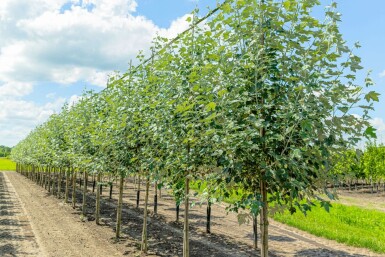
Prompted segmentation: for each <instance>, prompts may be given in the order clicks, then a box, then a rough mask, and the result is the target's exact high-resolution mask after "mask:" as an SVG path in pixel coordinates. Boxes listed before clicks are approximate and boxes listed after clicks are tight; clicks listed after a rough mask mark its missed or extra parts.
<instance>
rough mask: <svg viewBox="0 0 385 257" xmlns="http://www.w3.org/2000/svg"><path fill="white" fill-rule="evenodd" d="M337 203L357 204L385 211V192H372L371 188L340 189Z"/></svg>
mask: <svg viewBox="0 0 385 257" xmlns="http://www.w3.org/2000/svg"><path fill="white" fill-rule="evenodd" d="M338 194H339V199H338V200H337V201H336V202H337V203H342V204H345V205H352V206H357V207H361V208H365V209H369V210H378V211H383V212H385V193H384V192H381V193H373V194H372V193H370V191H369V190H365V191H364V190H360V191H354V190H352V191H348V190H343V191H339V192H338Z"/></svg>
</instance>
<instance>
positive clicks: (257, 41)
mask: <svg viewBox="0 0 385 257" xmlns="http://www.w3.org/2000/svg"><path fill="white" fill-rule="evenodd" d="M318 5H319V1H317V0H285V1H274V0H227V1H225V2H224V3H222V4H220V5H218V7H217V8H216V9H214V10H212V11H211V12H210V13H209V15H207V16H205V17H203V18H200V17H199V13H198V11H196V12H194V13H193V15H191V17H190V18H189V19H188V21H189V22H190V23H191V27H190V28H189V29H188V30H186V31H185V32H184V33H181V34H180V35H179V36H178V37H177V38H175V39H173V40H169V39H166V38H161V37H157V38H155V39H154V40H153V45H152V49H151V52H152V54H151V56H150V58H147V59H145V56H144V55H143V54H140V55H139V56H138V60H137V62H138V63H140V64H139V65H137V66H135V67H134V66H130V67H129V69H128V71H127V72H126V73H124V74H122V75H120V74H117V75H116V76H113V77H111V78H110V80H109V82H108V85H107V88H106V89H105V90H103V91H102V92H100V93H98V94H95V93H93V92H87V93H85V94H84V96H83V97H82V99H81V100H80V101H79V102H78V103H77V104H76V105H74V106H68V105H66V106H64V107H63V109H62V111H61V113H59V114H55V115H52V116H51V117H50V119H49V120H48V121H47V122H46V123H44V124H42V125H40V126H38V127H37V128H36V129H34V130H33V131H32V132H31V133H30V134H29V135H28V137H27V138H26V139H24V140H23V141H21V142H20V143H19V144H18V145H17V146H16V147H15V148H14V149H13V151H12V158H13V160H15V161H16V162H17V163H18V167H19V170H24V171H25V170H28V171H30V172H31V171H33V172H34V173H33V174H35V173H36V172H37V173H36V174H40V173H38V171H39V172H41V173H43V174H45V173H47V172H51V171H59V170H65V172H66V173H67V179H68V178H69V173H76V172H78V171H85V172H84V174H93V175H96V176H97V177H98V178H99V179H100V176H101V174H102V173H103V174H114V175H116V176H118V177H120V178H121V180H120V181H121V183H120V185H122V183H123V182H122V181H123V179H124V178H126V177H127V176H132V175H138V174H140V176H142V178H144V179H145V181H147V188H148V184H149V183H150V182H156V183H157V184H159V185H163V186H164V187H168V188H169V189H170V190H171V191H172V192H173V194H174V195H175V197H176V200H177V201H179V202H180V203H184V205H185V208H184V211H185V220H184V233H183V234H184V241H183V245H184V251H183V256H185V257H187V256H189V223H188V213H189V206H190V200H189V197H190V194H191V192H190V188H189V187H190V184H191V182H192V181H204V182H206V183H207V184H209V185H210V186H207V189H206V191H207V190H209V191H210V192H206V193H208V194H212V192H216V195H218V194H220V195H221V198H223V197H227V196H228V195H229V194H230V193H231V192H232V191H233V190H237V189H240V188H241V189H242V190H240V192H242V196H241V197H240V198H239V199H238V200H236V202H235V203H233V204H232V205H231V208H230V209H231V210H233V211H240V210H246V211H248V212H249V214H250V219H251V220H253V221H254V223H255V224H256V223H257V216H259V219H260V229H261V253H262V254H261V255H262V256H263V257H265V256H267V255H268V213H269V203H272V202H274V203H275V204H279V205H282V206H286V207H287V208H289V209H290V211H292V212H293V211H295V210H296V209H297V210H300V211H303V212H306V211H307V210H309V209H310V207H311V206H312V205H313V202H314V199H320V198H319V197H318V194H319V192H321V191H322V192H324V190H328V188H329V187H328V185H329V183H328V182H329V181H332V179H333V165H334V163H335V159H336V156H339V155H340V154H341V153H344V152H345V150H346V149H349V148H352V147H354V146H355V145H356V144H357V142H359V141H360V140H361V139H362V138H363V137H371V136H373V135H374V129H373V128H372V127H370V125H369V122H368V120H369V118H370V117H369V111H370V110H372V109H373V107H372V105H373V101H378V94H377V93H376V92H374V91H370V90H368V89H367V87H370V86H372V85H373V83H372V81H371V79H370V78H366V79H365V80H364V81H362V84H363V86H360V85H358V84H357V83H356V72H357V71H359V70H361V69H362V67H361V66H360V58H359V57H358V56H356V55H355V54H354V53H353V50H352V49H351V48H350V47H348V45H347V43H346V42H345V41H344V40H343V38H342V35H341V33H340V32H339V29H338V24H339V22H340V14H339V13H338V12H337V10H336V8H337V4H336V3H332V4H331V5H330V6H327V7H326V9H325V17H324V18H323V19H321V20H318V19H316V18H314V17H313V16H312V13H313V8H314V7H316V6H318ZM356 47H359V45H358V44H355V45H354V47H353V48H356ZM352 109H354V111H355V112H356V113H358V114H359V115H353V114H352V113H351V110H352ZM85 176H86V175H85ZM67 182H68V181H67ZM67 184H68V183H67ZM121 188H122V187H121ZM328 195H329V196H332V195H331V194H328ZM320 200H321V202H322V204H323V205H324V206H325V207H328V206H329V203H328V201H327V199H320ZM97 201H98V197H97ZM121 203H122V196H121V195H120V198H119V208H118V210H117V215H118V222H117V223H118V224H117V226H118V227H117V236H119V231H120V227H119V226H120V223H119V220H120V217H121ZM97 206H100V205H99V203H97ZM146 210H147V208H145V212H146ZM98 212H99V207H97V208H96V216H97V217H98V215H99V214H98ZM97 222H98V219H97ZM145 226H146V223H144V230H146V228H145ZM144 238H145V239H144V242H145V240H146V235H144ZM142 249H143V250H144V251H146V249H147V245H146V244H145V245H144V246H143V248H142Z"/></svg>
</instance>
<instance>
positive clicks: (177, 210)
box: [175, 202, 180, 222]
mask: <svg viewBox="0 0 385 257" xmlns="http://www.w3.org/2000/svg"><path fill="white" fill-rule="evenodd" d="M179 209H180V204H179V203H178V202H176V208H175V212H176V213H175V215H176V217H175V221H176V222H179Z"/></svg>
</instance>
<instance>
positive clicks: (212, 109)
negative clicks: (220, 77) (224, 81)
mask: <svg viewBox="0 0 385 257" xmlns="http://www.w3.org/2000/svg"><path fill="white" fill-rule="evenodd" d="M215 107H217V104H216V103H214V102H210V103H208V104H207V105H206V110H208V111H214V110H215Z"/></svg>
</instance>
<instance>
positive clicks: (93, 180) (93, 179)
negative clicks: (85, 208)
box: [92, 175, 96, 193]
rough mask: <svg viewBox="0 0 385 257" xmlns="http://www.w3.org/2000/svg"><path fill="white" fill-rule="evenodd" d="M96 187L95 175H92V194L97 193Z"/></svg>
mask: <svg viewBox="0 0 385 257" xmlns="http://www.w3.org/2000/svg"><path fill="white" fill-rule="evenodd" d="M95 185H96V180H95V175H92V193H94V192H95Z"/></svg>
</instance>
